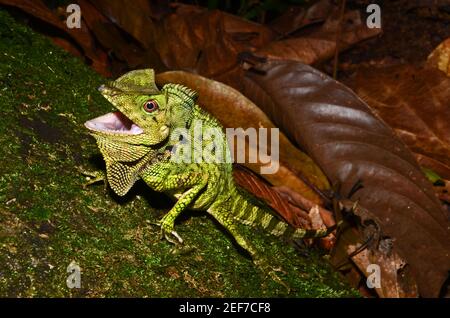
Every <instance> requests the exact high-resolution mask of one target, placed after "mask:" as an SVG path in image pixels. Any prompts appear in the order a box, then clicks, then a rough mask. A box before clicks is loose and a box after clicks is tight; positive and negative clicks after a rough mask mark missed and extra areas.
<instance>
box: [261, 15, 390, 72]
mask: <svg viewBox="0 0 450 318" xmlns="http://www.w3.org/2000/svg"><path fill="white" fill-rule="evenodd" d="M339 21H340V18H339V16H338V15H337V14H334V15H331V16H330V17H329V18H328V20H327V21H326V22H325V23H324V24H323V25H322V26H321V28H320V29H319V30H317V31H315V32H313V33H312V34H310V35H308V36H304V37H298V38H290V39H285V40H280V41H274V42H271V43H269V44H268V45H266V46H264V47H263V48H261V49H259V50H257V51H256V52H255V55H257V56H260V57H266V58H268V59H274V60H293V61H299V62H302V63H305V64H315V63H318V62H322V61H324V60H326V59H329V58H330V57H332V56H333V55H334V53H335V50H336V33H337V32H338V29H339ZM343 21H344V22H345V23H343V25H342V31H341V33H340V36H339V39H340V41H339V50H340V51H342V50H345V49H348V48H349V47H351V46H352V45H354V44H355V43H358V42H360V41H362V40H365V39H368V38H371V37H373V36H376V35H378V34H380V32H381V29H377V28H374V29H369V28H368V27H367V26H366V24H365V23H364V22H362V21H361V15H360V13H359V11H349V12H347V13H345V15H344V19H343Z"/></svg>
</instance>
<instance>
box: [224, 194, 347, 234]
mask: <svg viewBox="0 0 450 318" xmlns="http://www.w3.org/2000/svg"><path fill="white" fill-rule="evenodd" d="M232 198H233V202H232V203H231V207H230V208H231V213H232V215H233V218H234V219H236V220H237V221H239V222H240V223H242V224H244V225H248V226H253V227H260V228H262V229H263V230H265V231H266V232H268V233H270V234H272V235H274V236H277V237H283V238H285V239H294V240H295V239H304V238H320V237H325V236H327V235H329V234H330V233H331V232H333V231H334V230H335V229H336V228H337V227H338V226H339V223H338V225H334V226H332V227H329V228H327V229H317V230H310V229H301V228H297V229H296V228H294V227H292V226H290V225H289V224H288V223H286V222H284V221H282V220H280V219H279V218H278V217H276V216H275V215H274V214H273V212H272V210H271V208H270V207H268V206H266V205H265V204H264V203H262V202H260V201H257V200H256V199H255V198H253V197H252V196H250V195H248V194H247V193H246V192H245V190H242V189H238V188H236V189H235V191H234V193H233V195H232Z"/></svg>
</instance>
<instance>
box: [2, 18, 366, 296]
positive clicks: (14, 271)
mask: <svg viewBox="0 0 450 318" xmlns="http://www.w3.org/2000/svg"><path fill="white" fill-rule="evenodd" d="M102 81H103V79H102V78H100V77H99V76H98V75H96V74H95V73H93V72H92V71H91V70H90V69H88V68H87V67H86V66H85V65H83V64H82V63H81V62H80V61H79V60H77V59H75V58H73V57H71V56H69V55H68V54H66V53H65V52H62V51H61V50H60V49H59V48H56V47H54V46H53V45H52V44H51V43H50V42H49V41H48V40H47V39H45V38H43V37H42V36H40V35H38V34H35V33H34V32H32V31H31V30H29V29H28V28H26V27H24V26H22V25H19V24H17V23H16V22H15V21H14V20H13V19H12V18H11V17H10V16H9V15H8V14H7V13H6V12H4V11H0V113H1V115H0V149H1V151H0V160H1V161H0V296H25V297H28V296H29V297H33V296H52V297H58V296H62V297H67V296H81V297H95V296H106V297H109V296H111V297H115V296H136V297H141V296H148V297H178V296H186V297H196V296H230V297H239V296H263V297H264V296H305V297H317V296H321V297H323V296H325V297H340V296H355V295H357V293H356V292H355V291H354V290H352V289H350V288H349V287H347V286H346V284H345V283H343V282H342V280H341V278H340V277H339V276H338V275H337V274H336V273H334V272H333V270H332V269H331V267H330V266H329V265H328V264H327V262H326V261H325V260H323V259H322V257H321V256H320V255H319V252H318V251H308V253H307V255H305V253H306V252H305V253H303V254H299V253H298V252H297V251H295V250H294V249H293V248H292V247H290V246H287V245H286V243H283V242H281V241H279V240H277V239H275V238H272V237H268V236H266V235H265V234H263V233H259V232H254V231H251V230H249V229H247V230H246V233H247V235H249V236H251V237H252V239H253V241H254V242H255V244H256V245H257V246H259V248H260V249H263V250H264V251H265V253H266V254H267V255H268V257H269V258H271V259H273V260H274V264H276V265H282V267H283V269H284V270H285V271H286V274H280V275H281V277H282V278H283V279H285V280H286V282H287V283H288V284H289V285H290V286H291V289H292V290H291V292H290V293H289V294H288V293H287V290H286V289H285V287H283V286H281V285H279V284H277V283H275V282H273V281H271V280H270V279H267V280H264V277H263V276H262V275H261V273H260V272H259V271H258V270H257V269H256V268H255V267H254V266H253V265H252V262H251V260H250V259H249V258H248V257H247V256H246V255H245V254H244V253H242V251H241V250H239V249H238V248H237V247H236V245H235V244H233V243H232V240H231V239H230V237H229V236H228V235H227V234H225V233H224V232H223V231H222V230H221V228H220V227H219V226H218V225H217V224H216V223H215V222H214V221H213V220H211V219H210V218H209V217H208V216H207V215H205V214H202V213H195V214H194V213H190V214H189V213H188V214H186V215H185V216H184V217H182V218H181V220H180V221H179V222H178V224H177V231H178V232H179V233H180V235H181V236H183V238H184V239H185V241H186V242H187V243H188V245H189V246H191V247H192V249H189V248H186V250H185V251H184V252H183V253H172V246H171V245H170V244H169V243H167V242H166V241H161V240H160V239H159V229H158V228H157V227H155V226H153V225H152V222H155V221H157V220H158V219H159V218H160V217H161V216H162V215H163V213H164V212H165V211H167V208H168V207H169V206H170V202H169V201H168V200H167V199H166V198H165V197H163V196H161V195H158V194H155V193H152V192H151V191H150V190H149V189H148V188H146V187H145V185H143V184H138V185H137V186H136V187H135V188H134V189H133V190H132V191H131V193H130V194H129V195H127V197H126V198H118V197H116V196H114V195H113V194H112V193H111V192H110V191H109V192H105V191H104V188H103V187H102V186H92V187H90V188H88V189H83V188H82V186H81V185H82V183H83V182H85V179H84V177H83V176H81V175H80V173H79V171H78V168H77V167H81V166H82V167H84V168H86V169H91V170H94V169H96V168H98V167H97V165H98V164H99V163H100V164H101V159H100V158H99V157H98V151H97V149H96V146H95V143H94V140H93V139H92V138H90V137H89V136H88V135H87V133H86V131H85V129H84V127H83V122H84V121H86V120H87V119H89V118H92V117H94V116H97V115H100V114H102V113H105V112H107V111H110V110H111V106H110V105H109V104H108V103H107V102H106V101H105V100H103V99H102V97H101V96H100V95H99V93H97V91H96V89H95V88H96V87H97V86H99V85H100V84H101V83H102ZM72 261H75V262H76V263H77V264H79V266H80V267H81V270H82V275H81V279H82V281H81V289H69V288H68V287H67V286H66V278H67V276H68V275H69V274H68V273H67V266H68V265H69V264H70V263H71V262H72Z"/></svg>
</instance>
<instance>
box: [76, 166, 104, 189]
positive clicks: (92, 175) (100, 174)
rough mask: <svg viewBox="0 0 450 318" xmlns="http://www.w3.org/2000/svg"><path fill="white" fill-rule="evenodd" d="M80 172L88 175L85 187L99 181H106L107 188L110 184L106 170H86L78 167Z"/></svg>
mask: <svg viewBox="0 0 450 318" xmlns="http://www.w3.org/2000/svg"><path fill="white" fill-rule="evenodd" d="M78 170H79V171H80V173H81V174H82V175H84V176H86V182H85V183H83V189H86V188H87V187H88V186H90V185H92V184H94V183H97V182H104V184H105V189H107V186H108V180H107V179H106V174H105V172H104V171H101V170H98V171H86V170H84V169H81V168H78Z"/></svg>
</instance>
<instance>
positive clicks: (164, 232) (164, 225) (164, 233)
mask: <svg viewBox="0 0 450 318" xmlns="http://www.w3.org/2000/svg"><path fill="white" fill-rule="evenodd" d="M152 224H154V225H157V226H159V227H160V228H161V239H166V240H167V241H168V242H170V243H172V244H174V245H179V244H180V245H181V244H183V242H184V241H183V239H182V238H181V236H180V235H179V234H178V233H177V232H176V231H174V229H173V227H174V224H173V222H170V221H167V220H166V219H165V217H163V218H162V219H161V220H160V221H159V222H156V223H152ZM173 237H174V238H175V239H176V240H174V239H173Z"/></svg>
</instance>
